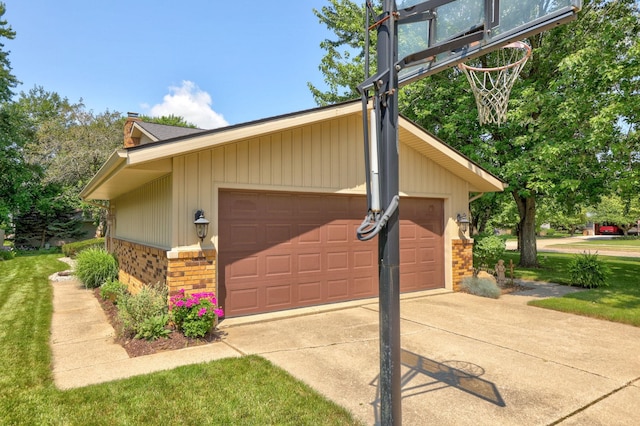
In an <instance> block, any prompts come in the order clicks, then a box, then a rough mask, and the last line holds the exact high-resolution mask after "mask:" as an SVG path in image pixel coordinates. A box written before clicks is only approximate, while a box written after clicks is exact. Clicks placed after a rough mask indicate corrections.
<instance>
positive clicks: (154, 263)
mask: <svg viewBox="0 0 640 426" xmlns="http://www.w3.org/2000/svg"><path fill="white" fill-rule="evenodd" d="M112 250H113V253H114V254H115V256H116V258H117V259H118V264H119V267H120V272H119V274H118V275H119V276H118V279H119V280H120V281H121V282H123V283H124V284H127V286H128V287H129V291H130V292H132V293H137V292H138V291H140V289H141V288H142V286H144V285H149V284H155V283H158V282H162V283H165V284H166V285H167V288H168V290H169V297H171V296H173V295H174V294H176V293H177V292H178V291H180V289H184V290H185V292H186V293H187V294H190V293H195V292H212V293H216V279H215V277H216V251H215V250H214V249H204V250H186V251H166V250H162V249H159V248H155V247H149V246H145V245H143V244H137V243H131V242H129V241H124V240H119V239H116V238H114V239H112Z"/></svg>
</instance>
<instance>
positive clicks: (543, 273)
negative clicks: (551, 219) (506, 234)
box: [506, 253, 640, 327]
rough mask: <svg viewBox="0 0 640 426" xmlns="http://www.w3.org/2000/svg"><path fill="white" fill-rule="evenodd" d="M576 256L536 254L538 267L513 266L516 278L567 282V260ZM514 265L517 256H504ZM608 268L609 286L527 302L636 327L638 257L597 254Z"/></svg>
mask: <svg viewBox="0 0 640 426" xmlns="http://www.w3.org/2000/svg"><path fill="white" fill-rule="evenodd" d="M574 256H576V255H574V254H563V253H538V259H539V261H540V264H541V268H539V269H524V268H516V271H515V274H514V275H515V276H516V278H523V279H528V280H537V281H548V282H554V283H559V284H570V279H569V271H568V266H567V265H568V263H569V261H570V260H571V259H572V258H573V257H574ZM506 259H507V262H508V260H509V259H511V260H513V262H514V263H516V264H517V262H518V260H519V255H518V254H517V253H509V254H507V255H506ZM598 259H600V260H602V261H604V262H606V264H607V265H608V266H609V268H611V272H612V275H611V277H610V278H609V286H608V287H604V288H599V289H593V290H588V291H582V292H578V293H573V294H568V295H566V296H564V297H559V298H551V299H543V300H537V301H533V302H530V305H533V306H539V307H543V308H549V309H555V310H558V311H563V312H570V313H575V314H579V315H584V316H589V317H594V318H600V319H606V320H609V321H615V322H621V323H625V324H631V325H634V326H636V327H640V260H639V259H637V258H629V257H610V256H598Z"/></svg>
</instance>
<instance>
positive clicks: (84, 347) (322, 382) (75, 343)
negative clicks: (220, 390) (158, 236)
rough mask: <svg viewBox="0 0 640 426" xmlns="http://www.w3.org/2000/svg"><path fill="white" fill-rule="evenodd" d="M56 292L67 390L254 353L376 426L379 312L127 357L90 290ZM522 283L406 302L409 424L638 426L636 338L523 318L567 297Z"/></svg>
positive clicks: (275, 323) (265, 321) (231, 328)
mask: <svg viewBox="0 0 640 426" xmlns="http://www.w3.org/2000/svg"><path fill="white" fill-rule="evenodd" d="M52 285H53V291H54V297H53V318H52V324H51V327H52V330H51V347H52V354H53V362H52V369H53V377H54V380H55V383H56V385H57V386H58V387H59V388H61V389H69V388H74V387H80V386H86V385H89V384H93V383H102V382H108V381H111V380H116V379H121V378H126V377H130V376H133V375H139V374H147V373H152V372H154V371H159V370H166V369H171V368H175V367H177V366H180V365H186V364H193V363H199V362H208V361H212V360H216V359H220V358H225V357H234V356H242V355H243V354H258V355H261V356H263V357H265V358H267V359H269V360H271V361H272V362H273V363H274V364H276V365H278V366H280V367H282V368H284V369H285V370H287V371H288V372H290V373H291V374H293V375H294V376H296V377H298V378H299V379H301V380H303V381H305V382H306V383H308V384H309V385H310V386H312V387H313V388H315V389H316V390H318V391H319V392H321V393H322V394H324V395H326V396H327V397H328V398H330V399H332V400H333V401H335V402H337V403H339V404H341V405H343V406H345V407H347V408H348V409H349V410H351V411H352V412H353V413H354V414H355V415H356V416H357V417H358V418H359V419H361V420H362V421H363V422H364V423H365V424H376V423H377V421H378V419H379V412H378V409H379V402H378V401H379V397H378V387H377V378H378V372H379V356H378V345H379V344H378V332H379V330H378V311H377V309H378V308H377V306H378V305H377V301H369V302H352V303H350V304H341V305H330V306H325V307H317V308H309V309H306V310H297V311H288V312H281V313H278V314H271V315H256V316H251V317H245V318H238V319H228V320H225V321H223V322H222V324H221V328H222V329H223V330H225V331H226V332H227V333H228V334H227V336H226V337H225V339H224V340H223V341H222V342H219V343H214V344H211V345H205V346H196V347H192V348H186V349H182V350H178V351H170V352H161V353H159V354H154V355H149V356H143V357H138V358H128V356H127V354H126V352H125V351H124V349H122V347H120V346H119V345H116V344H114V343H113V335H114V331H113V328H111V326H110V325H109V323H108V322H107V319H106V316H105V315H104V313H103V312H102V310H101V308H100V305H99V303H98V301H97V300H96V299H95V297H94V296H93V293H92V292H91V291H89V290H85V289H84V288H82V287H81V286H80V285H79V284H78V283H77V282H75V281H53V284H52ZM527 285H530V286H531V287H532V289H531V290H529V291H526V292H521V293H518V294H511V295H503V296H502V297H501V298H500V299H498V300H494V299H486V298H482V297H477V296H472V295H468V294H462V293H455V294H454V293H440V294H438V293H437V292H427V293H424V294H413V295H405V296H404V297H405V298H404V299H403V300H402V302H401V316H402V323H401V333H402V337H401V340H402V362H403V366H402V374H403V377H402V382H403V385H402V387H403V398H402V416H403V424H405V425H427V424H433V425H474V426H477V425H548V424H558V423H559V424H563V425H573V424H575V425H585V424H588V425H598V424H601V425H625V424H629V425H636V424H640V410H639V409H638V401H640V328H637V327H631V326H627V325H622V324H616V323H611V322H607V321H600V320H596V319H591V318H584V317H579V316H575V315H571V314H563V313H559V312H554V311H549V310H545V309H540V308H534V307H530V306H527V305H526V302H527V301H528V300H531V299H533V298H540V297H549V296H559V295H562V294H564V293H566V292H569V291H575V289H572V288H567V287H564V286H556V285H550V284H539V285H538V284H527ZM327 309H328V310H327ZM221 380H224V378H221Z"/></svg>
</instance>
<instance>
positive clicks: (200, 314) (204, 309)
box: [198, 308, 207, 317]
mask: <svg viewBox="0 0 640 426" xmlns="http://www.w3.org/2000/svg"><path fill="white" fill-rule="evenodd" d="M206 313H207V308H202V309H200V310H199V311H198V316H199V317H202V316H203V315H204V314H206Z"/></svg>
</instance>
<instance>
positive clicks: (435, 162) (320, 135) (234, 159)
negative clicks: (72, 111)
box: [81, 102, 503, 317]
mask: <svg viewBox="0 0 640 426" xmlns="http://www.w3.org/2000/svg"><path fill="white" fill-rule="evenodd" d="M399 150H400V191H401V194H400V195H401V200H400V233H401V243H400V252H401V253H400V254H401V266H400V273H401V278H400V280H401V290H402V291H403V292H413V291H420V290H429V289H449V290H455V289H456V288H457V286H458V285H459V282H460V280H461V279H462V277H464V276H469V275H471V272H472V255H471V250H472V241H471V240H469V239H467V238H466V237H465V236H464V235H463V233H462V232H461V230H460V227H459V225H458V224H457V223H456V217H457V215H458V214H461V213H466V212H467V209H468V204H469V196H470V194H471V193H478V192H495V191H501V190H502V189H503V182H502V181H501V180H500V179H498V178H496V177H495V176H493V175H491V174H490V173H488V172H487V171H486V170H484V169H482V168H481V167H479V166H478V165H477V164H475V163H473V162H472V161H471V160H469V159H468V158H466V157H464V156H463V155H461V154H460V153H458V152H457V151H455V150H453V149H451V148H450V147H449V146H447V145H446V144H444V143H443V142H441V141H439V140H438V139H436V138H435V137H434V136H432V135H430V134H429V133H427V132H426V131H425V130H423V129H421V128H420V127H418V126H417V125H415V124H413V123H412V122H410V121H409V120H406V119H404V118H402V117H401V118H400V122H399ZM81 196H82V197H83V198H84V199H85V200H108V201H109V210H110V211H109V231H108V247H109V250H111V251H112V252H114V253H115V255H116V256H117V258H118V261H119V264H120V280H121V281H123V282H125V283H127V284H128V285H129V286H130V288H136V287H139V286H141V285H145V284H148V283H155V282H158V281H165V282H166V283H167V285H168V287H169V292H170V294H174V293H176V292H177V291H179V290H180V289H181V288H184V289H185V290H186V291H187V292H195V291H214V292H216V294H218V298H219V300H220V303H221V304H222V306H223V308H224V309H225V313H226V315H227V317H233V316H242V315H247V314H255V313H262V312H270V311H277V310H284V309H291V308H297V307H303V306H311V305H319V304H326V303H333V302H340V301H347V300H353V299H361V298H369V297H375V296H376V295H377V292H378V259H377V244H378V243H377V238H374V239H373V240H371V241H368V242H361V241H358V240H357V237H356V228H357V227H358V226H359V225H360V223H361V222H362V220H363V218H364V216H365V214H366V208H367V207H366V196H365V170H364V153H363V136H362V113H361V105H360V103H359V102H349V103H343V104H338V105H333V106H328V107H322V108H317V109H312V110H308V111H301V112H296V113H293V114H288V115H283V116H278V117H274V118H270V119H266V120H259V121H254V122H249V123H244V124H240V125H233V126H228V127H224V128H220V129H215V130H208V131H203V130H196V129H184V128H177V127H171V126H163V125H157V124H150V123H143V122H140V121H138V120H137V118H135V117H129V118H128V120H127V122H126V124H125V147H124V148H123V149H120V150H117V151H116V152H114V153H113V155H112V156H111V157H110V158H109V159H108V160H107V162H106V163H105V164H104V165H103V167H102V168H101V169H100V170H99V171H98V173H97V174H96V176H95V177H94V178H93V179H92V180H91V182H90V183H89V184H88V185H87V186H86V188H85V189H84V190H83V191H82V194H81ZM198 210H202V211H203V212H204V214H205V216H206V218H207V220H209V221H210V225H209V229H208V234H207V236H206V237H205V238H204V239H203V241H200V240H199V239H198V237H197V235H196V229H195V226H194V219H195V213H196V212H197V211H198Z"/></svg>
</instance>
